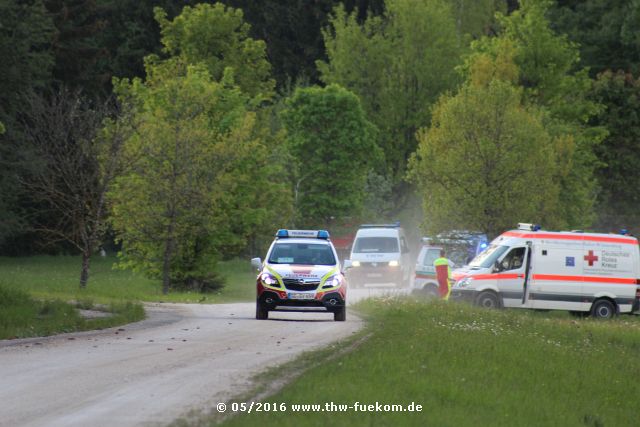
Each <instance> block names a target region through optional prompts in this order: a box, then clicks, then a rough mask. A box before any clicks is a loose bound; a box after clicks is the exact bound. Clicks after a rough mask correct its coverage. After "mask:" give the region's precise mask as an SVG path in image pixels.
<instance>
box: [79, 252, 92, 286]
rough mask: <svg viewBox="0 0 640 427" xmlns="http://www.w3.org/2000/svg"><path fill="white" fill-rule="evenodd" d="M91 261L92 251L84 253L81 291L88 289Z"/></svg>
mask: <svg viewBox="0 0 640 427" xmlns="http://www.w3.org/2000/svg"><path fill="white" fill-rule="evenodd" d="M90 260H91V252H90V251H86V250H85V251H82V269H81V270H80V289H85V288H86V287H87V282H88V281H89V261H90Z"/></svg>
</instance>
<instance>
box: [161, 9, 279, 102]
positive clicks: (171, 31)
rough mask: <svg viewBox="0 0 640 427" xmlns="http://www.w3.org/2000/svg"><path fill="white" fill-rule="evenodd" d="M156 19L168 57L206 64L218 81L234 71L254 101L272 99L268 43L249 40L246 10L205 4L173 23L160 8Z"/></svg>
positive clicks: (240, 85)
mask: <svg viewBox="0 0 640 427" xmlns="http://www.w3.org/2000/svg"><path fill="white" fill-rule="evenodd" d="M155 17H156V20H157V21H158V23H159V24H160V31H161V34H162V44H163V45H164V51H165V52H166V53H168V54H169V55H171V56H173V57H177V56H180V57H181V58H182V60H184V61H185V62H186V63H189V64H196V63H203V64H205V65H206V67H207V69H208V70H209V73H210V75H211V76H212V77H213V78H214V79H215V80H220V79H221V78H222V76H223V74H224V71H225V69H226V68H227V67H231V68H233V70H234V78H235V82H236V84H237V85H238V86H239V87H240V89H241V90H242V91H243V92H245V93H247V94H248V95H250V96H251V97H259V98H269V97H271V96H272V92H273V88H274V85H275V83H274V81H273V79H272V78H271V65H270V64H269V62H268V61H267V59H266V53H265V43H264V42H263V41H261V40H254V39H252V38H251V37H249V29H250V26H249V24H247V23H246V22H244V19H243V14H242V10H240V9H233V8H228V7H226V6H224V5H223V4H221V3H216V4H214V5H209V4H204V3H202V4H198V5H196V6H194V7H189V6H185V7H184V9H182V13H180V15H178V16H177V17H176V18H175V19H174V20H173V21H169V20H168V19H167V14H166V12H165V11H164V10H162V9H160V8H156V9H155Z"/></svg>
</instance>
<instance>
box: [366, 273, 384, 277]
mask: <svg viewBox="0 0 640 427" xmlns="http://www.w3.org/2000/svg"><path fill="white" fill-rule="evenodd" d="M367 277H382V273H368V274H367Z"/></svg>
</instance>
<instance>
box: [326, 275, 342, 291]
mask: <svg viewBox="0 0 640 427" xmlns="http://www.w3.org/2000/svg"><path fill="white" fill-rule="evenodd" d="M341 283H342V275H341V274H334V275H333V276H330V277H328V278H327V280H325V281H324V285H322V288H323V289H325V288H335V287H336V286H340V284H341Z"/></svg>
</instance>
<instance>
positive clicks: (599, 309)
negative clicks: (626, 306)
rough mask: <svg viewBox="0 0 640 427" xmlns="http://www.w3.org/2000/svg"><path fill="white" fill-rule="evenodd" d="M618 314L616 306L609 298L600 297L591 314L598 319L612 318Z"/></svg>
mask: <svg viewBox="0 0 640 427" xmlns="http://www.w3.org/2000/svg"><path fill="white" fill-rule="evenodd" d="M615 315H616V306H615V305H614V304H613V303H612V302H611V301H609V300H607V299H599V300H597V301H596V302H594V303H593V306H592V307H591V316H593V317H595V318H596V319H611V318H613V317H614V316H615Z"/></svg>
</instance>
